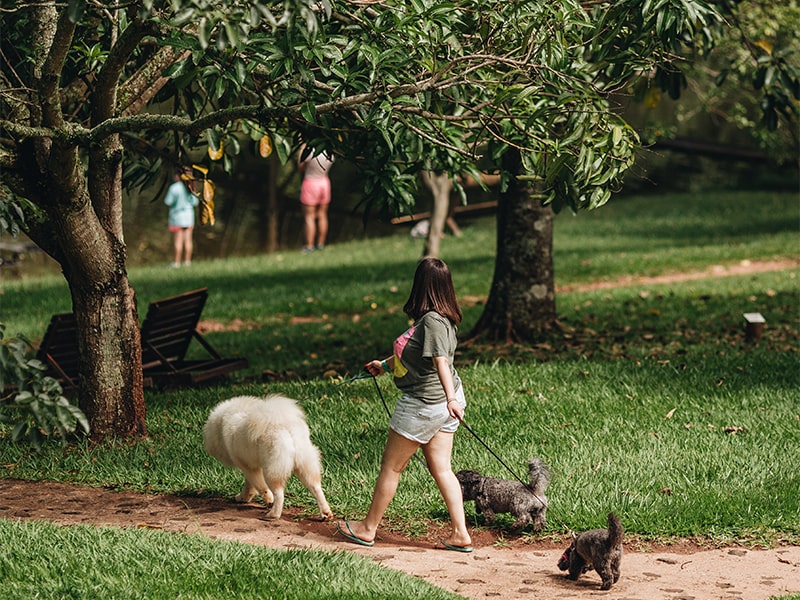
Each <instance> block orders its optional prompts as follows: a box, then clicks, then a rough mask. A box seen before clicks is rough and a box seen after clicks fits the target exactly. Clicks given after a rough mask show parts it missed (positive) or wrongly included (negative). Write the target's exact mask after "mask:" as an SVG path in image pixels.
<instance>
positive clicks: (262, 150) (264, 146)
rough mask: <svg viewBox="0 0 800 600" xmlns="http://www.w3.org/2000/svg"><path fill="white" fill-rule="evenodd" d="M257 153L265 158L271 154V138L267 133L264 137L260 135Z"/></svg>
mask: <svg viewBox="0 0 800 600" xmlns="http://www.w3.org/2000/svg"><path fill="white" fill-rule="evenodd" d="M258 153H259V154H260V155H261V157H262V158H267V157H269V155H270V154H272V140H271V139H270V137H269V134H266V133H265V134H264V137H262V138H261V141H259V143H258Z"/></svg>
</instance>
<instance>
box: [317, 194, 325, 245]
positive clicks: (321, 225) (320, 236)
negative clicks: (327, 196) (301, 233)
mask: <svg viewBox="0 0 800 600" xmlns="http://www.w3.org/2000/svg"><path fill="white" fill-rule="evenodd" d="M327 237H328V205H327V204H320V205H319V206H318V207H317V246H318V247H320V248H321V247H322V246H324V245H325V240H326V239H327Z"/></svg>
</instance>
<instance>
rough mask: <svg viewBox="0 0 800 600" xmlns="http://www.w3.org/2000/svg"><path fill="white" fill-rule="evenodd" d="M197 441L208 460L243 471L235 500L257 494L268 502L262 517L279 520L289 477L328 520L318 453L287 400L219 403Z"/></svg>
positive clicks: (297, 410)
mask: <svg viewBox="0 0 800 600" xmlns="http://www.w3.org/2000/svg"><path fill="white" fill-rule="evenodd" d="M203 442H204V445H205V448H206V451H207V452H208V453H209V454H210V455H211V456H213V457H215V458H217V459H218V460H219V461H220V462H221V463H222V464H224V465H227V466H229V467H236V468H237V469H239V470H240V471H241V472H242V473H244V477H245V482H244V485H243V486H242V491H241V492H240V493H239V494H238V495H237V496H236V500H237V502H249V501H250V500H252V499H253V497H254V496H255V495H256V493H258V494H260V495H261V498H262V499H263V500H264V502H266V503H267V504H270V503H271V504H272V508H271V509H270V511H269V512H268V513H267V517H268V518H270V519H279V518H280V516H281V512H282V511H283V496H284V489H285V488H286V482H287V481H288V480H289V477H291V476H292V473H294V474H295V475H297V477H298V478H299V479H300V481H301V482H302V483H303V485H304V486H306V488H307V489H308V491H309V492H311V493H312V494H313V495H314V498H315V499H316V500H317V506H319V511H320V514H321V515H322V517H323V518H326V519H330V518H332V517H333V513H332V512H331V508H330V506H328V502H327V500H325V494H324V493H323V491H322V463H321V459H320V453H319V449H318V448H317V447H316V446H315V445H314V444H313V443H311V436H310V433H309V430H308V425H307V424H306V418H305V414H304V413H303V411H302V409H301V408H300V407H299V406H298V405H297V402H295V401H294V400H292V399H291V398H284V397H282V396H270V397H268V398H256V397H254V396H238V397H236V398H231V399H230V400H225V401H223V402H220V403H219V404H218V405H217V406H216V407H214V409H213V410H212V411H211V414H210V415H209V417H208V421H207V422H206V424H205V427H204V428H203Z"/></svg>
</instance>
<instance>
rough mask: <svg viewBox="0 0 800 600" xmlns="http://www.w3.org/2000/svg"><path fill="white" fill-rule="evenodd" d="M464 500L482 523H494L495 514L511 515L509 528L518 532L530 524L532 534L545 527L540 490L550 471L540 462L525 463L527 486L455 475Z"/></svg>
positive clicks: (472, 474)
mask: <svg viewBox="0 0 800 600" xmlns="http://www.w3.org/2000/svg"><path fill="white" fill-rule="evenodd" d="M456 477H457V478H458V482H459V483H460V484H461V493H462V494H463V495H464V500H465V501H467V500H474V501H475V512H477V513H478V514H483V516H484V519H485V520H486V523H494V521H495V514H496V513H511V515H513V517H514V518H515V519H516V521H515V522H514V524H513V525H512V526H511V529H512V530H513V531H516V532H519V531H521V530H522V529H524V528H525V527H526V526H528V525H529V524H531V523H533V528H534V530H535V531H540V530H542V529H544V527H545V525H547V497H546V496H545V495H544V490H545V489H546V488H547V486H548V485H549V483H550V471H549V470H548V468H547V465H545V464H544V463H543V462H542V460H541V459H539V458H532V459H530V461H528V478H529V480H530V484H529V485H525V484H524V483H522V482H519V481H509V480H507V479H497V478H495V477H484V476H483V475H481V474H480V473H478V472H477V471H471V470H464V471H459V472H458V473H456Z"/></svg>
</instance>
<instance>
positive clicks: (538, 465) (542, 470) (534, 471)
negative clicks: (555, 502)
mask: <svg viewBox="0 0 800 600" xmlns="http://www.w3.org/2000/svg"><path fill="white" fill-rule="evenodd" d="M528 479H529V480H530V482H531V489H532V490H533V493H534V494H536V495H537V496H542V495H544V490H545V489H546V488H547V486H548V485H550V470H549V469H548V468H547V465H546V464H544V462H542V459H541V458H532V459H530V460H529V461H528Z"/></svg>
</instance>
